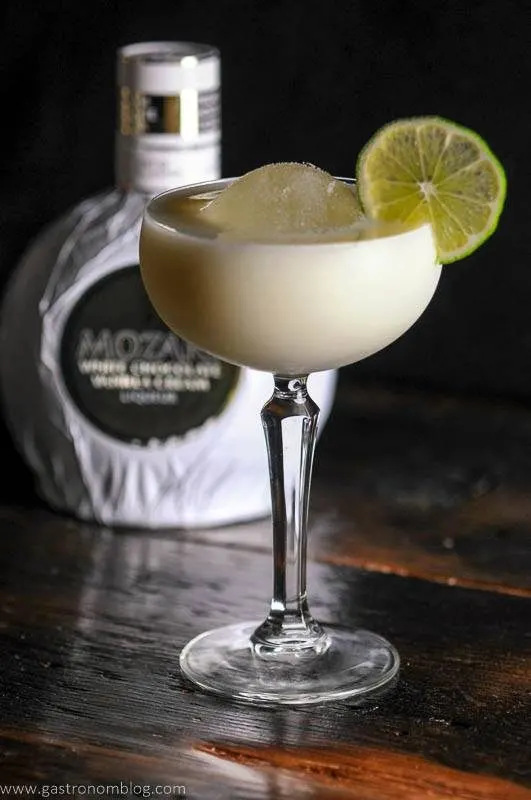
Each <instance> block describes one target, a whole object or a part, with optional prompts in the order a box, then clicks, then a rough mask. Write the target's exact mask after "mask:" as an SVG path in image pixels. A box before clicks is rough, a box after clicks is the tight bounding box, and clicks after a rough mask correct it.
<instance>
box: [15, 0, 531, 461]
mask: <svg viewBox="0 0 531 800" xmlns="http://www.w3.org/2000/svg"><path fill="white" fill-rule="evenodd" d="M0 14H1V15H2V16H3V24H2V27H1V32H0V36H1V39H2V41H1V49H0V53H1V55H0V59H1V62H2V72H1V80H0V90H1V93H2V98H1V105H0V108H1V109H2V126H1V130H2V132H3V144H2V154H3V157H2V174H1V182H0V201H1V202H0V281H1V283H2V285H3V284H4V282H5V279H6V278H7V276H8V275H9V273H10V272H11V271H12V269H13V268H14V266H15V264H16V261H17V259H18V257H19V256H20V254H21V253H22V251H23V249H24V247H25V246H26V245H27V243H28V241H29V240H30V239H31V238H32V237H33V236H34V235H35V234H36V233H37V232H38V231H39V230H40V228H41V227H42V226H43V225H44V224H45V223H46V222H48V221H50V220H52V219H53V218H54V217H55V216H57V215H58V214H59V213H62V212H64V211H65V210H66V209H67V208H68V207H69V206H71V205H72V204H74V203H76V202H77V201H78V200H80V199H81V198H82V197H84V196H85V195H88V194H91V193H93V192H96V191H99V190H100V189H102V188H104V187H106V186H108V185H109V184H111V183H112V180H113V147H114V145H113V135H114V122H115V91H114V75H115V57H116V48H117V47H118V46H120V45H124V44H128V43H130V42H134V41H147V40H150V39H181V40H195V41H201V42H207V43H210V44H213V45H217V46H218V47H219V48H220V50H221V56H222V85H223V173H224V175H233V174H238V173H240V172H242V171H245V170H248V169H251V168H253V167H255V166H258V165H259V164H262V163H266V162H269V161H276V160H296V161H311V162H313V163H316V164H318V165H319V166H321V167H323V168H325V169H327V170H329V171H331V172H333V173H335V174H340V175H352V174H353V171H354V166H355V162H356V156H357V153H358V151H359V150H360V148H361V147H362V145H363V144H364V143H365V142H366V140H367V139H368V138H369V136H370V135H371V134H372V133H373V132H374V131H375V130H376V129H377V128H378V127H379V126H380V125H382V124H384V123H385V122H387V121H389V120H391V119H394V118H398V117H404V116H411V115H418V114H440V115H443V116H446V117H449V118H450V119H453V120H455V121H457V122H460V123H462V124H464V125H467V126H470V127H472V128H474V129H475V130H477V131H478V132H480V133H481V134H482V135H483V136H484V138H485V139H486V140H487V141H488V143H489V144H490V146H491V147H492V149H493V150H494V151H495V152H496V153H497V155H498V156H499V158H500V160H501V161H502V162H503V164H504V165H505V167H506V170H507V174H508V182H509V186H508V200H507V204H506V208H505V212H504V215H503V217H502V220H501V223H500V226H499V229H498V231H497V233H496V235H495V236H494V237H493V238H492V239H491V240H490V241H489V242H488V243H487V244H486V245H485V246H484V247H483V248H482V249H481V250H479V251H478V252H477V253H476V254H474V255H473V256H471V257H469V258H468V259H466V260H465V261H462V262H458V263H456V264H454V265H451V266H448V267H445V269H444V274H443V278H442V281H441V284H440V288H439V290H438V293H437V294H436V296H435V299H434V300H433V302H432V304H431V306H430V308H429V309H428V310H427V311H426V313H425V315H424V316H423V317H422V319H421V321H420V322H419V323H418V324H417V325H416V326H415V327H414V328H413V329H412V330H411V331H409V332H408V333H407V334H406V335H405V336H404V337H402V339H400V340H399V341H398V342H396V343H395V344H393V345H392V346H391V347H389V348H388V349H387V350H385V351H384V352H382V353H380V354H378V355H376V356H374V357H372V358H371V359H369V360H367V361H366V362H364V363H361V364H358V365H355V366H352V367H348V368H345V369H344V370H342V372H341V381H342V382H351V381H367V380H371V381H373V380H377V381H386V382H394V383H405V384H406V385H415V386H422V387H427V388H434V389H440V390H444V391H446V390H449V391H458V392H466V393H476V394H481V395H503V396H507V397H511V398H517V399H520V400H522V401H523V402H525V403H527V402H528V401H529V400H530V398H531V323H530V321H529V316H530V315H529V306H530V305H531V265H530V264H529V263H528V262H529V252H530V250H531V244H530V243H531V230H530V229H531V222H530V221H529V220H528V218H529V217H530V212H529V209H530V207H531V202H530V200H529V198H528V197H527V194H528V192H529V185H528V180H527V175H528V156H527V151H528V148H529V147H530V146H531V141H530V140H531V137H530V132H531V123H530V117H531V111H530V110H529V109H530V102H529V95H530V81H529V76H530V64H531V47H530V43H531V5H529V4H528V3H527V2H526V1H525V0H522V2H516V1H515V0H505V1H504V2H503V0H500V2H498V3H494V2H471V1H470V0H469V1H468V2H462V0H460V1H459V2H444V1H443V2H440V1H439V2H435V1H433V2H432V1H431V0H402V2H379V1H378V0H358V1H356V0H350V1H348V0H336V1H334V0H321V2H312V1H311V0H308V1H307V2H304V1H303V0H247V1H245V0H217V2H216V0H171V2H161V0H141V2H138V1H137V0H129V1H128V2H125V1H124V0H121V1H120V2H110V1H105V0H91V1H90V2H89V1H88V0H84V1H83V2H73V1H72V2H56V1H55V0H49V1H48V2H46V0H43V2H40V3H39V2H37V1H36V2H34V3H33V2H13V0H8V2H7V3H4V7H3V11H1V12H0ZM3 436H4V438H5V434H4V435H3ZM3 446H4V449H5V447H7V446H8V445H7V444H6V445H3Z"/></svg>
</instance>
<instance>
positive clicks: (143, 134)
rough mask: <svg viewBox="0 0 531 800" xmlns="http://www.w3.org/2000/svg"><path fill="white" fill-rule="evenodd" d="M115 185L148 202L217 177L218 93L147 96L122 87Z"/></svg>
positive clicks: (191, 92) (219, 153) (189, 91)
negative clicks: (159, 194) (148, 197)
mask: <svg viewBox="0 0 531 800" xmlns="http://www.w3.org/2000/svg"><path fill="white" fill-rule="evenodd" d="M115 147H116V152H115V168H116V184H117V186H118V187H119V188H120V189H122V190H125V191H135V192H140V193H142V194H145V195H148V196H152V195H155V194H158V193H160V192H164V191H166V190H168V189H172V188H175V187H176V186H185V185H186V184H189V183H198V182H200V181H207V180H215V179H216V178H219V177H220V174H221V152H220V151H221V132H220V112H219V91H218V90H217V89H209V90H206V91H197V90H195V89H186V88H185V89H183V90H181V91H180V92H179V93H178V94H176V95H163V96H158V95H152V94H150V95H147V94H145V93H140V92H133V91H132V90H131V89H130V88H128V87H122V88H121V89H120V94H119V125H118V130H117V132H116V145H115Z"/></svg>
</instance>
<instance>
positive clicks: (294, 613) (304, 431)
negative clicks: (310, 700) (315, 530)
mask: <svg viewBox="0 0 531 800" xmlns="http://www.w3.org/2000/svg"><path fill="white" fill-rule="evenodd" d="M274 380H275V389H274V392H273V395H272V397H271V399H270V400H269V402H268V403H266V405H265V406H264V408H263V409H262V414H261V418H262V425H263V427H264V432H265V437H266V444H267V452H268V457H269V475H270V480H271V500H272V512H273V597H272V600H271V608H270V611H269V615H268V617H267V619H266V620H265V622H263V623H262V625H260V626H259V627H258V628H257V629H256V631H255V632H254V634H253V637H252V640H251V646H252V648H253V650H254V652H255V654H256V655H258V656H260V657H262V658H279V657H281V656H288V657H293V656H295V657H298V658H300V657H301V656H313V655H316V654H319V653H321V652H323V651H324V650H325V649H326V647H327V646H328V637H327V635H326V633H325V632H324V630H323V629H322V628H321V626H320V625H319V623H318V622H316V621H315V620H314V619H313V618H312V616H311V614H310V611H309V609H308V601H307V597H306V545H307V521H308V504H309V498H310V483H311V476H312V466H313V455H314V450H315V441H316V434H317V421H318V418H319V408H318V406H317V405H316V404H315V403H314V401H313V400H312V398H311V397H310V396H309V394H308V390H307V388H306V381H307V376H300V377H297V378H293V377H285V376H281V375H275V376H274Z"/></svg>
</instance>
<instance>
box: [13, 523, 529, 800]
mask: <svg viewBox="0 0 531 800" xmlns="http://www.w3.org/2000/svg"><path fill="white" fill-rule="evenodd" d="M17 528H18V529H17ZM4 533H6V531H4ZM10 533H11V535H10V538H9V539H7V538H4V539H3V542H4V545H5V544H6V543H7V542H8V541H9V542H10V543H11V545H10V547H4V548H3V550H4V557H5V558H7V561H5V562H4V567H7V569H4V580H3V584H2V589H1V591H0V602H1V607H2V637H1V642H2V663H3V664H4V669H3V672H2V676H1V691H0V698H1V709H0V718H1V720H2V735H3V736H4V737H5V739H6V740H9V741H15V742H17V743H18V744H17V747H16V748H15V749H14V751H13V750H12V751H11V755H10V756H9V755H8V757H7V758H5V763H4V766H3V774H4V775H5V776H6V777H5V779H6V780H7V777H9V778H10V779H12V780H15V778H19V777H20V775H21V769H22V767H23V766H26V768H27V765H25V761H24V760H23V759H24V756H23V750H24V747H26V746H27V741H28V740H27V738H24V737H26V736H30V735H31V736H32V737H34V741H37V742H39V741H40V743H41V744H42V746H43V747H44V751H43V752H44V753H46V747H48V748H50V746H52V745H51V744H50V741H51V742H52V743H54V742H55V744H53V747H54V748H55V749H56V750H57V748H59V749H60V751H61V761H60V764H58V766H57V768H56V769H55V768H54V769H53V770H52V772H51V775H52V776H54V775H55V776H56V778H55V779H56V780H58V778H59V777H62V778H63V777H64V779H66V777H69V776H73V777H76V778H78V779H80V778H81V777H83V778H84V779H85V780H89V779H90V780H92V781H96V780H117V779H118V778H119V777H120V774H121V772H120V770H121V769H122V766H121V765H122V763H124V764H129V762H131V764H130V766H128V770H129V771H131V770H133V763H136V766H135V767H134V770H133V772H134V774H135V775H139V776H143V780H144V781H145V782H149V781H153V780H156V779H158V775H159V774H164V769H166V774H168V775H170V774H171V771H172V770H175V766H174V761H173V760H171V762H170V763H169V764H168V765H167V766H166V767H164V762H165V760H166V761H167V760H168V758H170V752H173V753H175V752H179V753H180V755H179V760H180V762H182V763H183V764H185V765H186V759H185V757H184V753H185V752H188V751H189V749H190V748H193V746H194V743H198V742H203V741H208V742H211V743H216V742H218V743H220V744H221V745H223V746H228V745H229V744H230V745H232V746H238V745H239V744H242V745H245V746H246V747H251V746H252V747H261V748H262V751H261V752H262V754H263V755H262V758H265V759H266V760H267V748H277V749H278V748H285V747H291V748H295V749H296V748H298V747H303V748H308V747H313V748H317V747H319V748H320V747H326V746H329V745H330V743H331V742H332V743H336V744H341V745H342V746H344V747H345V748H346V751H345V752H346V753H347V754H348V753H350V755H351V756H352V758H355V753H356V752H358V750H359V748H362V750H361V751H359V752H365V749H366V748H370V749H371V748H378V749H380V750H382V752H383V753H385V752H387V751H388V752H389V753H391V754H392V757H394V754H396V753H403V754H410V755H416V756H418V757H421V758H422V759H424V760H426V761H427V762H434V763H436V764H440V765H441V766H445V767H448V768H450V769H452V770H460V771H465V772H473V773H478V774H481V775H484V776H492V777H500V778H501V777H503V779H504V780H506V781H508V782H509V783H514V784H515V785H519V784H520V785H529V784H530V775H529V755H530V751H529V742H530V741H531V713H530V712H531V703H530V693H531V676H530V673H529V669H528V661H527V659H528V658H529V656H530V649H531V648H530V644H531V642H530V640H529V638H527V639H526V636H527V629H528V621H529V608H530V605H529V600H528V599H527V598H520V597H511V596H506V595H502V594H493V593H487V592H483V591H471V590H466V589H460V588H457V587H447V586H442V585H437V584H435V585H434V584H430V583H429V582H426V581H421V580H413V579H409V580H404V579H403V578H401V577H399V576H392V575H382V574H378V573H371V572H365V571H360V570H357V569H354V568H352V567H345V566H338V565H328V564H315V565H312V567H311V570H310V578H311V583H310V585H311V587H312V597H313V605H314V608H315V611H316V613H317V614H318V616H319V617H320V618H322V619H324V620H326V619H335V620H338V621H339V622H342V623H344V624H351V625H352V624H358V625H362V626H365V627H369V628H373V629H378V630H380V631H382V632H384V633H386V634H387V635H388V636H389V637H391V639H392V640H393V641H394V643H395V644H396V646H397V647H398V649H399V650H400V652H401V654H402V657H403V661H404V668H403V671H402V677H401V681H400V684H399V685H398V687H397V688H396V689H395V691H394V693H393V694H392V695H391V696H390V697H387V698H384V699H383V700H382V701H381V702H380V701H379V702H375V703H373V704H372V705H369V706H368V707H364V708H361V709H360V708H355V707H352V706H350V705H349V704H333V705H330V706H325V707H324V708H319V709H318V710H315V709H311V708H310V709H304V710H297V711H295V710H290V709H287V710H281V711H277V712H271V711H270V710H268V709H258V710H257V709H251V708H247V707H243V706H241V707H240V706H236V705H233V704H231V703H225V702H222V701H219V700H217V699H215V698H210V697H206V696H203V695H201V694H199V693H196V692H195V691H193V690H191V689H189V688H188V687H187V686H185V685H184V684H183V683H182V680H181V678H180V676H179V674H178V670H177V653H178V650H179V648H180V647H181V646H182V645H183V644H184V642H185V641H186V640H187V639H188V638H189V637H190V636H192V635H194V634H196V633H198V632H200V631H201V630H203V629H205V628H208V627H210V626H212V625H217V624H222V623H223V622H227V621H232V620H234V619H238V618H245V617H250V618H253V617H256V618H257V619H258V618H260V617H261V615H263V614H264V613H265V608H266V605H265V602H264V600H265V598H266V597H267V595H268V589H269V577H270V570H271V565H270V561H269V558H268V557H267V555H266V554H261V553H257V552H246V551H243V550H241V551H237V550H234V549H230V548H225V547H220V546H215V545H210V544H194V543H191V542H189V541H180V539H179V538H178V537H176V536H171V537H170V536H160V535H152V536H151V537H149V538H147V537H145V536H142V535H138V534H127V533H125V532H121V533H112V532H110V531H106V530H98V529H95V528H89V527H86V526H85V527H84V526H77V525H75V524H68V525H66V524H65V523H63V522H61V521H59V520H57V519H56V518H54V517H52V516H46V515H45V516H43V517H42V518H41V527H40V528H39V525H38V521H37V519H35V520H33V524H32V525H30V526H28V525H27V524H21V523H20V524H19V525H18V526H17V525H14V524H13V528H12V530H11V532H10ZM6 551H7V552H6ZM39 734H40V735H41V736H42V739H41V740H39V738H38V737H39ZM35 737H37V738H36V739H35ZM50 737H51V740H50ZM61 742H64V744H63V745H61V744H60V743H61ZM89 745H90V747H91V748H99V749H100V750H101V751H102V752H103V751H105V752H107V751H109V752H107V755H106V757H105V758H103V759H101V761H100V760H99V759H98V757H97V755H96V754H95V751H93V750H91V751H90V752H89V755H90V758H89V759H88V760H87V761H86V756H83V753H85V751H86V747H87V746H89ZM264 748H266V749H264ZM111 751H118V752H119V753H120V754H121V755H120V757H119V758H118V757H117V758H116V759H113V758H112V757H111V755H110V752H111ZM37 754H38V750H37V752H35V749H34V751H33V757H32V765H31V767H32V770H33V773H32V774H33V775H34V776H35V777H37V776H38V775H41V774H43V771H44V774H45V775H46V772H45V771H46V769H48V768H49V767H50V760H49V757H48V759H47V758H44V760H43V761H39V758H38V755H37ZM80 754H81V755H80ZM135 754H141V755H142V759H141V760H140V761H138V762H135V757H136V756H135ZM148 757H149V758H152V759H154V761H153V764H152V763H151V761H149V758H148ZM348 757H349V758H350V756H348ZM54 758H56V756H54ZM21 759H22V761H21ZM146 759H148V760H146ZM295 760H296V759H295ZM85 761H86V763H87V771H86V772H85V771H84V770H85V766H84V764H85ZM393 763H394V762H393ZM183 769H184V767H183ZM295 769H296V771H300V769H301V766H300V764H299V765H298V766H296V767H295ZM382 770H384V771H385V766H384V765H383V766H382ZM191 773H193V770H191ZM442 774H446V773H444V772H443V773H442ZM46 777H47V779H51V778H48V776H46ZM168 779H169V778H168ZM345 780H346V779H345ZM441 780H442V778H441ZM471 791H472V790H471ZM256 796H260V795H256ZM475 796H478V797H481V796H482V795H481V794H476V795H474V794H473V793H471V794H470V797H475ZM487 796H488V795H487ZM507 796H508V797H510V796H511V795H510V794H509V795H507ZM517 796H519V795H517V794H516V795H515V797H517Z"/></svg>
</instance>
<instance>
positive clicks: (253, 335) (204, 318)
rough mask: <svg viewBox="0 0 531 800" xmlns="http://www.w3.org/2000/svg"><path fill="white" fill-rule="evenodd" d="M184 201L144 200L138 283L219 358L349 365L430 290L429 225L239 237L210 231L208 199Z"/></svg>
mask: <svg viewBox="0 0 531 800" xmlns="http://www.w3.org/2000/svg"><path fill="white" fill-rule="evenodd" d="M192 191H193V190H192ZM189 193H190V189H184V190H181V191H177V192H174V193H169V194H166V195H163V196H161V197H159V198H158V199H157V200H156V201H154V202H153V203H151V205H150V207H149V210H148V211H147V213H146V216H145V221H144V230H143V234H142V251H141V263H142V275H143V279H144V283H145V286H146V289H147V291H148V294H149V296H150V298H151V300H152V302H153V304H154V306H155V307H156V308H157V310H158V313H159V314H160V316H161V317H162V319H163V320H164V321H165V322H166V324H167V325H168V326H169V327H170V328H171V329H172V330H173V331H174V332H175V333H177V334H179V336H182V337H183V338H185V339H188V340H189V341H191V342H193V343H194V344H195V345H197V346H198V347H199V348H201V349H202V350H206V351H208V352H210V353H212V354H214V355H216V356H218V357H219V358H222V359H224V360H226V361H231V362H234V363H236V364H240V365H244V366H248V367H253V368H255V369H259V370H266V371H268V372H273V373H275V372H276V373H280V374H283V375H308V374H309V373H311V372H316V371H319V370H326V369H332V368H334V367H341V366H344V365H345V364H351V363H353V362H355V361H359V360H360V359H362V358H366V357H367V356H369V355H371V354H372V353H375V352H376V351H378V350H381V349H382V348H383V347H385V346H386V345H388V344H390V343H391V342H393V341H394V340H395V339H397V338H398V337H399V336H400V335H401V334H403V333H404V331H406V330H407V329H408V328H410V327H411V325H412V324H413V323H414V322H415V321H416V320H417V319H418V317H419V316H420V315H421V313H422V312H423V311H424V309H425V308H426V306H427V305H428V303H429V301H430V300H431V298H432V296H433V293H434V291H435V289H436V286H437V282H438V280H439V276H440V272H441V268H440V266H439V265H438V264H437V257H436V252H435V244H434V240H433V234H432V231H431V226H430V225H427V224H426V225H422V226H421V227H419V228H416V229H414V230H406V231H404V232H401V233H397V234H395V235H390V236H382V237H381V238H375V239H367V240H359V239H357V238H356V237H359V236H360V235H362V234H365V235H366V234H367V233H368V231H367V230H366V231H363V230H362V229H361V226H362V225H363V223H357V221H356V219H355V218H354V219H353V220H352V225H353V230H352V231H351V233H350V235H351V236H352V239H350V240H349V239H348V235H349V232H348V230H347V231H346V230H345V228H344V227H341V228H339V229H338V232H337V239H336V240H334V238H333V230H332V229H329V230H328V231H326V233H325V232H309V233H306V234H302V235H299V236H298V240H296V237H291V238H290V237H289V236H288V235H284V236H282V237H276V238H274V236H273V235H270V236H271V238H270V240H269V241H268V240H264V241H248V240H242V239H234V238H231V237H230V236H229V235H227V234H225V235H218V234H219V231H218V230H217V229H216V227H215V226H214V225H212V224H209V221H208V217H207V218H206V219H205V216H204V215H203V214H202V212H203V211H204V209H205V208H206V207H207V206H208V203H209V202H212V201H209V200H204V201H201V200H197V199H193V197H192V198H191V199H190V200H188V198H187V194H189ZM172 212H173V213H172ZM341 237H344V238H343V239H341ZM306 240H309V241H306Z"/></svg>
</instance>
